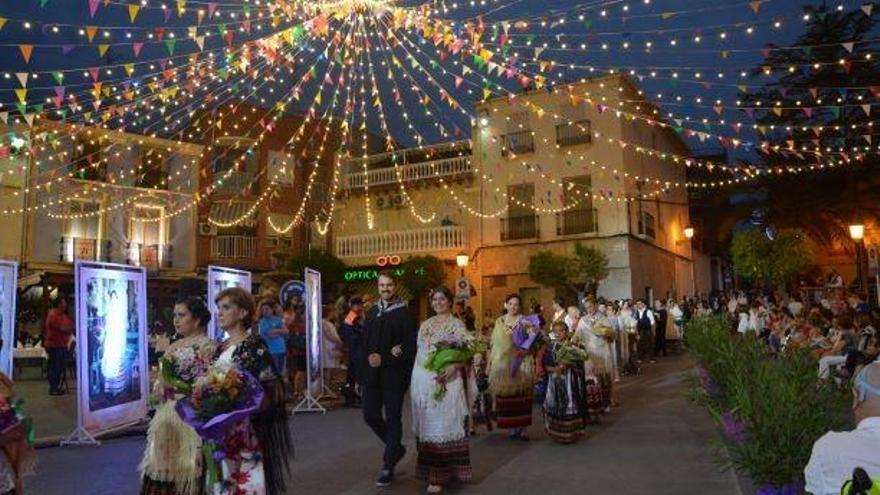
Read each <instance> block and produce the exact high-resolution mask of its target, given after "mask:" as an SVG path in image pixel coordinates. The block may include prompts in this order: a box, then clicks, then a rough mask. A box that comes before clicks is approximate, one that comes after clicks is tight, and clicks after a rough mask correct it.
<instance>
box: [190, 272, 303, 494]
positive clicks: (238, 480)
mask: <svg viewBox="0 0 880 495" xmlns="http://www.w3.org/2000/svg"><path fill="white" fill-rule="evenodd" d="M215 302H216V304H217V320H218V324H219V326H220V328H222V329H223V330H224V331H225V332H226V333H227V334H228V335H229V338H227V339H226V340H225V341H224V342H223V343H222V344H220V347H218V349H217V355H216V356H217V357H216V361H215V363H214V367H213V369H212V371H211V372H209V375H211V377H212V379H211V380H209V381H208V382H207V383H204V384H203V385H202V387H200V389H199V390H200V391H201V390H204V391H206V392H208V393H202V394H200V396H198V397H195V394H194V398H198V399H199V400H198V401H196V402H197V403H196V404H195V406H196V407H195V408H194V409H196V410H197V411H196V415H197V416H200V417H201V418H200V419H206V418H207V417H208V416H212V417H211V419H209V420H208V421H207V422H206V424H205V427H204V429H203V431H204V432H205V434H206V435H208V436H211V437H214V439H215V446H216V448H215V451H214V452H213V460H214V461H216V462H218V463H219V465H220V471H219V473H217V481H216V482H215V483H213V484H212V486H210V487H209V490H210V491H211V493H214V494H216V495H252V494H253V495H256V494H264V493H266V494H270V495H272V494H281V493H285V491H286V479H285V478H286V476H287V475H288V474H289V466H288V458H289V456H290V454H291V451H292V443H291V440H290V431H289V429H288V427H287V411H286V409H285V407H284V385H283V382H282V378H281V375H280V374H279V372H278V370H277V369H276V368H275V366H274V364H273V362H272V358H271V354H270V353H269V350H268V349H267V348H266V346H265V344H263V341H262V340H261V339H260V336H259V335H258V334H257V333H251V332H250V331H249V329H250V327H251V325H252V324H253V318H254V314H255V310H256V308H255V305H254V299H253V297H252V296H251V295H250V293H248V292H247V291H245V290H244V289H242V288H240V287H230V288H227V289H224V290H223V291H222V292H220V294H218V295H217V298H216V300H215ZM216 391H220V392H223V391H226V395H225V396H224V395H222V394H221V393H217V392H216ZM256 399H259V400H256ZM254 401H256V402H257V404H253V402H254ZM211 406H216V411H217V412H218V414H215V415H211V414H207V413H208V412H210V410H211ZM178 410H179V411H180V409H178ZM199 411H201V413H199ZM242 413H246V415H244V414H242ZM242 416H243V417H242ZM223 423H227V424H223ZM209 427H210V428H209ZM216 436H220V438H216Z"/></svg>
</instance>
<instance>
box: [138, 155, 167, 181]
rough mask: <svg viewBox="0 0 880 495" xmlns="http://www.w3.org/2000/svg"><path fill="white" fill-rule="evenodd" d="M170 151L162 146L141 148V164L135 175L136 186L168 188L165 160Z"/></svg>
mask: <svg viewBox="0 0 880 495" xmlns="http://www.w3.org/2000/svg"><path fill="white" fill-rule="evenodd" d="M168 154H169V153H168V152H167V151H165V150H163V149H161V148H141V166H140V169H139V170H138V173H137V176H136V177H135V183H134V185H135V187H142V188H145V189H168V175H167V174H166V172H165V162H166V160H167V159H168Z"/></svg>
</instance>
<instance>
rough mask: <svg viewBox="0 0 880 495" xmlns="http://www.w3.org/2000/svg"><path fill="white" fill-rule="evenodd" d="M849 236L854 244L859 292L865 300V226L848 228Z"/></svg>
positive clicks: (866, 294) (854, 225)
mask: <svg viewBox="0 0 880 495" xmlns="http://www.w3.org/2000/svg"><path fill="white" fill-rule="evenodd" d="M849 236H850V237H851V238H852V240H853V241H855V244H856V273H857V274H858V278H859V290H860V291H862V292H863V293H864V294H865V298H866V299H867V297H868V284H867V273H866V270H865V269H864V267H863V265H864V261H865V242H864V240H865V226H864V224H860V223H856V224H852V225H850V226H849Z"/></svg>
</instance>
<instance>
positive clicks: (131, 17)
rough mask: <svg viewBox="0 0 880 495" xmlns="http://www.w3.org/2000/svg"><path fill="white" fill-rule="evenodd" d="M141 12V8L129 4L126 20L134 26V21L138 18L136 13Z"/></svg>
mask: <svg viewBox="0 0 880 495" xmlns="http://www.w3.org/2000/svg"><path fill="white" fill-rule="evenodd" d="M140 11H141V6H140V5H138V4H134V3H133V4H131V5H129V6H128V19H129V20H130V21H131V23H132V24H134V20H135V19H136V18H137V16H138V12H140Z"/></svg>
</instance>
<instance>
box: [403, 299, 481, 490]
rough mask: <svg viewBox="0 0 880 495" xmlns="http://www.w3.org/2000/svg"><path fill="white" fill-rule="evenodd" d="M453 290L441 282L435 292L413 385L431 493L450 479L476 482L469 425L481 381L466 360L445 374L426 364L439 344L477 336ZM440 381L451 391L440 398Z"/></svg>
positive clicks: (421, 470)
mask: <svg viewBox="0 0 880 495" xmlns="http://www.w3.org/2000/svg"><path fill="white" fill-rule="evenodd" d="M451 306H452V292H451V291H450V290H449V289H447V288H446V287H439V288H437V289H435V290H434V291H433V292H432V294H431V307H432V308H433V310H434V312H435V313H436V315H435V316H432V317H431V318H428V319H427V320H425V321H424V323H422V326H421V328H420V329H419V337H418V351H417V352H416V363H415V367H414V368H413V374H412V382H411V384H410V398H411V401H412V413H413V432H414V433H415V434H416V438H417V439H418V442H417V444H416V446H417V448H418V452H419V458H418V467H417V474H418V476H419V477H420V478H427V480H428V493H440V492H441V491H442V490H443V486H444V485H446V484H448V483H449V482H450V481H459V482H466V481H470V480H471V477H472V473H471V460H470V450H469V448H468V432H467V430H466V429H465V425H466V420H467V417H468V414H469V410H470V408H469V404H470V401H471V400H472V399H474V398H476V397H477V390H476V382H475V381H474V379H473V376H470V375H471V373H470V366H467V365H466V363H456V364H451V365H449V366H448V367H447V368H446V369H445V370H443V371H442V372H440V373H434V372H433V371H429V370H428V369H426V368H425V363H426V361H427V360H428V358H429V356H430V355H431V352H433V350H434V348H435V346H436V345H437V344H438V343H443V342H466V343H469V342H471V341H472V340H473V335H472V334H471V333H470V332H468V330H467V328H466V327H465V325H464V323H463V322H462V321H461V320H459V319H458V318H456V317H455V316H453V315H452V312H451ZM440 383H445V384H446V393H445V394H443V396H442V397H441V398H439V399H438V398H435V390H436V388H437V386H438V384H440Z"/></svg>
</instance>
